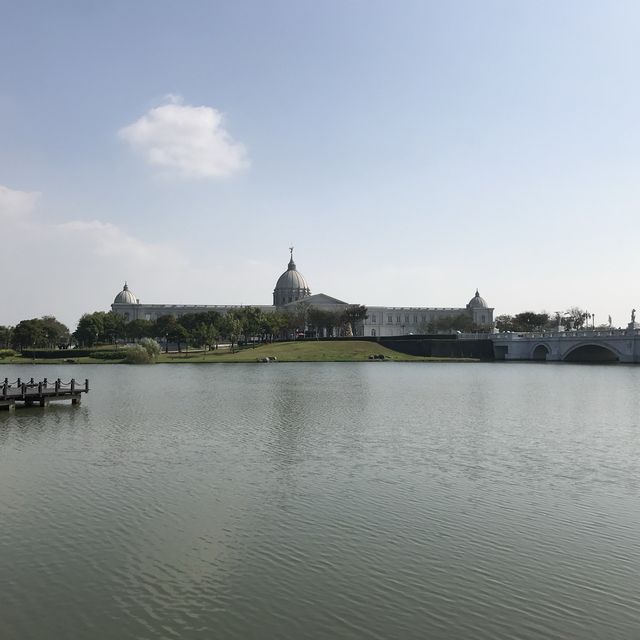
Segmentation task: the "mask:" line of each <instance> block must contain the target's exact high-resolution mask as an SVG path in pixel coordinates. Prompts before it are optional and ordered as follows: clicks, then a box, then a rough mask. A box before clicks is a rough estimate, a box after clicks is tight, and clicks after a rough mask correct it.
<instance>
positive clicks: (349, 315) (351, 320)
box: [342, 304, 368, 335]
mask: <svg viewBox="0 0 640 640" xmlns="http://www.w3.org/2000/svg"><path fill="white" fill-rule="evenodd" d="M367 311H368V310H367V307H365V306H364V305H362V304H350V305H349V306H348V307H347V308H346V309H345V310H344V311H343V312H342V321H343V323H344V325H345V326H346V325H347V324H350V325H351V328H352V330H353V332H354V335H357V330H356V324H357V323H358V322H360V321H361V320H364V319H365V318H367Z"/></svg>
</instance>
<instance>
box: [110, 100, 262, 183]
mask: <svg viewBox="0 0 640 640" xmlns="http://www.w3.org/2000/svg"><path fill="white" fill-rule="evenodd" d="M166 99H167V101H168V103H167V104H164V105H162V106H160V107H155V108H153V109H150V110H149V111H148V112H147V113H146V114H145V115H143V116H142V117H141V118H139V119H138V120H136V121H135V122H133V123H132V124H130V125H128V126H126V127H124V128H122V129H120V131H119V135H120V137H121V138H122V139H123V140H126V141H127V142H128V143H129V144H130V145H131V147H132V148H133V149H134V150H135V151H137V152H139V153H141V154H142V155H143V156H144V157H145V158H146V160H147V161H148V162H149V163H150V164H152V165H155V166H157V167H161V168H164V169H170V170H177V172H178V173H179V174H181V175H184V176H189V177H197V178H224V177H227V176H230V175H232V174H234V173H236V172H237V171H240V170H241V169H244V168H245V167H247V166H248V164H249V162H248V159H247V152H246V149H245V147H244V145H243V144H241V143H239V142H236V141H235V140H233V138H232V137H231V136H230V134H229V133H228V131H227V130H226V129H225V128H224V118H223V115H222V113H220V111H218V110H217V109H214V108H212V107H205V106H200V107H193V106H191V105H186V104H183V103H182V100H181V98H180V97H179V96H173V95H169V96H167V98H166Z"/></svg>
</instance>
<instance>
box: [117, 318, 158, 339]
mask: <svg viewBox="0 0 640 640" xmlns="http://www.w3.org/2000/svg"><path fill="white" fill-rule="evenodd" d="M153 332H154V326H153V322H151V320H142V319H137V320H132V321H131V322H128V323H127V324H126V325H125V327H124V333H125V337H126V338H128V339H130V340H140V339H141V338H152V337H153Z"/></svg>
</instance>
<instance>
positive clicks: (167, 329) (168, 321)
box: [153, 315, 178, 353]
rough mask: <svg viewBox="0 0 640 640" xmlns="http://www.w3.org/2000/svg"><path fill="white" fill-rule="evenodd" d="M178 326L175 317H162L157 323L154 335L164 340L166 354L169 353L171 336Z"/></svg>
mask: <svg viewBox="0 0 640 640" xmlns="http://www.w3.org/2000/svg"><path fill="white" fill-rule="evenodd" d="M177 324H178V323H177V321H176V318H175V316H172V315H166V316H160V317H159V318H158V319H157V320H156V321H155V326H154V330H153V335H154V337H155V338H161V339H162V338H164V341H165V342H164V349H165V352H166V353H168V352H169V335H170V334H171V333H172V332H173V331H174V329H175V327H176V325H177Z"/></svg>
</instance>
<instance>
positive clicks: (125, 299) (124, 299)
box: [113, 282, 139, 304]
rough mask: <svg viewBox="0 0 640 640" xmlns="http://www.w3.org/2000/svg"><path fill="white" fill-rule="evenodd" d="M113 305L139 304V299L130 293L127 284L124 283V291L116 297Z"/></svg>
mask: <svg viewBox="0 0 640 640" xmlns="http://www.w3.org/2000/svg"><path fill="white" fill-rule="evenodd" d="M113 304H139V302H138V299H137V298H136V297H135V296H134V295H133V293H131V291H129V287H128V285H127V283H126V282H125V283H124V287H123V288H122V291H121V292H120V293H119V294H118V295H117V296H116V297H115V300H114V301H113Z"/></svg>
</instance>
